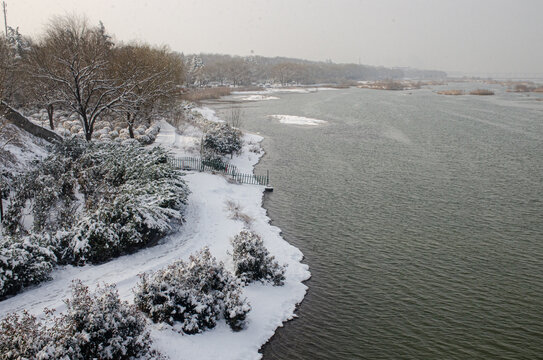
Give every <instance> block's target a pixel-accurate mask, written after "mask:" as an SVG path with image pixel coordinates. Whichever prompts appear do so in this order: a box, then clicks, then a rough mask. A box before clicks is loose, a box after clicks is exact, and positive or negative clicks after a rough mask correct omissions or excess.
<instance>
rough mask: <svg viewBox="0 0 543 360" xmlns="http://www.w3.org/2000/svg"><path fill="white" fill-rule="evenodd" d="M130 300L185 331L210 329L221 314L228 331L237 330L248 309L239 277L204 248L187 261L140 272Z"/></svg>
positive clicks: (242, 323)
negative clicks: (229, 328) (228, 327)
mask: <svg viewBox="0 0 543 360" xmlns="http://www.w3.org/2000/svg"><path fill="white" fill-rule="evenodd" d="M134 303H135V304H136V306H137V307H138V308H139V309H140V310H141V311H143V312H144V313H146V314H147V315H148V316H149V317H150V318H151V319H152V320H153V321H154V322H165V323H168V324H170V325H173V324H174V323H175V322H178V323H179V324H180V326H181V329H182V330H183V332H185V333H187V334H194V333H199V332H202V331H204V330H206V329H210V328H213V327H215V325H216V323H217V320H218V319H219V318H221V317H224V319H225V320H226V322H227V324H228V325H229V326H230V327H231V328H232V330H235V331H238V330H241V329H242V328H243V326H244V323H245V318H246V315H247V313H248V312H249V311H250V309H251V307H250V305H249V304H248V303H247V301H246V299H245V298H243V297H242V288H241V284H240V282H239V280H237V279H236V278H235V276H233V275H232V274H231V273H230V272H229V271H227V270H226V269H225V268H224V265H223V264H222V263H220V262H219V263H218V262H217V261H216V259H215V258H214V257H212V256H211V253H210V252H209V249H207V248H204V249H203V250H201V251H200V252H198V253H197V254H196V255H192V256H190V258H189V260H188V261H187V262H184V261H177V262H175V263H173V264H171V265H170V266H168V267H166V268H165V269H162V270H159V271H157V272H155V273H154V274H152V275H147V274H143V275H141V281H140V282H139V284H138V286H137V288H136V290H135V297H134Z"/></svg>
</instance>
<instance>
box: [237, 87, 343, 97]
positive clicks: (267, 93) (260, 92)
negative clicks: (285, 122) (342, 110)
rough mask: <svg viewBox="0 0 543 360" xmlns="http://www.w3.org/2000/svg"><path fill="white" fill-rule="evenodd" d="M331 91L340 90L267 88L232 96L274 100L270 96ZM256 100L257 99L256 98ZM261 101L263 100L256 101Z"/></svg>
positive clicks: (323, 88) (324, 88) (239, 92)
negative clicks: (256, 96)
mask: <svg viewBox="0 0 543 360" xmlns="http://www.w3.org/2000/svg"><path fill="white" fill-rule="evenodd" d="M331 90H338V89H335V88H327V87H271V88H266V89H265V90H257V91H232V95H245V96H247V95H251V94H254V95H263V96H265V97H271V98H274V96H270V95H271V94H281V93H283V94H288V93H296V94H307V93H314V92H319V91H331ZM255 99H256V98H255ZM244 100H250V99H244ZM256 100H261V99H256ZM262 100H272V99H262Z"/></svg>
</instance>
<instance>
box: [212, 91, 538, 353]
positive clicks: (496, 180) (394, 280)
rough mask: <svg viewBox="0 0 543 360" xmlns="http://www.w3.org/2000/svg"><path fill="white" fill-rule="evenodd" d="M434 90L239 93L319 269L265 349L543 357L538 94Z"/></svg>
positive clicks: (279, 200)
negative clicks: (315, 122) (246, 97)
mask: <svg viewBox="0 0 543 360" xmlns="http://www.w3.org/2000/svg"><path fill="white" fill-rule="evenodd" d="M459 86H463V87H466V88H470V87H477V85H476V84H463V85H459ZM435 89H436V88H434V89H422V90H417V91H412V92H410V91H400V92H389V91H376V90H367V89H345V90H334V91H319V92H316V93H310V94H280V95H278V97H279V98H280V99H278V100H270V101H260V102H243V103H238V104H235V105H234V106H240V107H241V108H242V111H243V112H242V114H243V127H244V128H245V129H246V130H248V131H251V132H255V133H256V132H258V133H260V134H261V135H263V136H264V137H265V140H264V142H263V146H264V148H265V149H266V151H267V154H266V155H265V157H264V158H263V159H262V161H261V162H260V164H259V165H258V167H257V172H258V171H259V170H260V171H262V170H265V169H269V170H270V173H271V179H272V184H273V186H274V187H275V191H274V192H273V193H271V194H268V195H266V197H265V201H264V206H265V208H266V209H267V210H268V212H269V215H270V217H271V218H272V219H273V223H274V225H277V226H279V227H280V228H281V229H282V230H283V235H284V237H285V239H286V240H287V241H289V242H290V243H291V244H293V245H294V246H296V247H298V248H300V249H301V251H302V252H303V253H304V255H305V260H304V261H305V262H306V263H307V264H308V265H309V267H310V271H311V273H312V278H311V280H309V281H308V282H307V285H308V286H309V291H308V293H307V296H306V298H305V299H304V301H303V303H302V304H301V305H300V307H299V309H298V310H297V314H298V316H299V318H298V319H296V320H294V321H290V322H288V323H287V324H285V327H284V328H280V329H278V331H277V333H276V335H275V336H274V337H273V338H272V339H271V340H270V342H269V343H268V344H267V345H265V346H264V348H263V354H264V357H263V358H264V359H265V360H266V359H400V358H401V359H479V358H487V359H535V358H541V357H543V101H535V99H534V97H536V95H532V96H530V97H528V96H526V95H525V94H511V93H506V92H505V91H504V89H503V88H501V87H498V86H497V87H495V90H496V96H493V97H477V96H460V97H453V96H443V95H437V94H436V93H435V92H434V90H435ZM539 97H540V98H541V97H543V96H539ZM232 98H235V96H234V97H232ZM232 106H233V105H232V104H229V103H215V104H213V105H212V106H211V107H213V108H214V109H215V110H216V111H217V112H218V114H219V116H221V117H223V118H224V117H227V115H228V113H229V112H230V109H231V107H232ZM276 114H287V115H299V116H305V117H310V118H316V119H321V120H325V121H327V122H328V123H327V124H326V125H322V126H316V127H309V126H297V125H287V124H282V123H280V122H279V121H278V120H277V119H274V118H271V117H269V115H276Z"/></svg>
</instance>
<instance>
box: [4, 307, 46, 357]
mask: <svg viewBox="0 0 543 360" xmlns="http://www.w3.org/2000/svg"><path fill="white" fill-rule="evenodd" d="M48 335H49V334H48V333H47V329H46V328H45V327H44V326H43V325H42V324H40V323H39V322H38V321H37V320H36V317H35V316H32V315H30V314H29V313H28V312H27V311H26V310H25V311H23V313H22V315H21V316H19V315H18V314H16V313H11V314H8V315H7V316H6V317H5V318H4V319H2V322H0V360H18V359H37V354H38V353H39V352H40V350H41V349H42V348H44V347H45V346H46V345H47V344H49V343H50V342H51V338H50V337H49V336H48ZM45 359H46V358H45Z"/></svg>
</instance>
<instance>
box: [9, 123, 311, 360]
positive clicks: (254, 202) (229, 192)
mask: <svg viewBox="0 0 543 360" xmlns="http://www.w3.org/2000/svg"><path fill="white" fill-rule="evenodd" d="M185 133H186V134H185V135H183V134H178V133H177V132H176V130H175V129H174V128H173V127H171V126H168V125H167V124H165V123H164V124H163V126H162V130H161V133H160V134H159V136H158V138H157V142H159V143H161V144H162V145H163V146H167V147H169V148H170V149H172V151H173V152H174V153H175V154H178V155H181V154H190V153H191V152H193V151H194V144H195V139H198V136H199V135H198V133H197V130H196V129H192V131H191V129H188V131H185ZM260 140H262V138H261V137H258V136H256V135H246V137H245V145H244V148H243V151H242V153H241V154H240V155H239V156H236V157H235V158H234V159H233V162H234V163H235V164H236V166H238V168H240V169H247V170H252V168H253V167H254V165H255V164H256V163H257V162H258V160H259V157H260V156H261V155H262V152H261V151H258V142H259V141H260ZM185 178H186V181H187V183H188V184H189V187H190V190H191V191H192V193H191V195H190V197H189V205H188V207H187V210H186V223H185V224H184V225H183V226H182V228H181V229H180V230H179V232H177V233H174V234H171V235H169V236H168V237H167V238H165V239H164V240H163V241H162V242H161V244H159V245H157V246H154V247H152V248H148V249H144V250H141V251H139V252H137V253H135V254H133V255H128V256H123V257H120V258H118V259H115V260H113V261H110V262H108V263H105V264H102V265H88V266H84V267H72V266H67V267H65V268H62V269H59V270H56V271H55V272H54V273H53V280H52V281H48V282H45V283H43V284H41V285H40V286H38V287H35V288H33V289H30V290H27V291H25V292H23V293H21V294H19V295H17V296H15V297H13V298H10V299H7V300H5V301H2V302H0V317H3V316H5V315H6V314H7V313H9V312H12V311H20V310H22V309H27V310H29V312H30V313H33V314H41V313H42V311H43V308H45V307H47V308H55V309H57V310H58V311H62V310H63V309H64V303H63V299H66V298H68V297H69V295H70V290H69V286H68V285H69V283H70V281H71V280H73V279H81V280H82V281H83V283H84V284H86V285H90V286H91V287H92V288H94V286H95V285H96V284H98V283H103V282H107V283H115V284H117V288H118V290H119V294H120V296H121V298H122V299H125V300H128V301H130V302H132V298H133V294H132V288H133V287H134V286H135V284H136V282H137V281H138V274H140V273H142V272H147V271H153V270H157V269H160V268H163V267H165V266H167V265H168V264H170V263H172V262H173V261H175V260H177V259H187V258H188V256H189V255H190V254H191V253H194V252H195V251H197V250H199V249H201V248H202V247H204V246H208V247H209V249H210V251H211V253H212V254H213V255H214V256H215V257H217V259H219V260H221V261H223V262H224V263H225V264H226V266H227V267H229V268H232V260H231V256H229V255H228V252H229V251H231V245H230V239H231V238H232V237H233V236H234V235H236V234H237V233H239V231H241V230H242V228H243V226H244V224H243V223H242V222H241V221H239V220H232V219H231V218H230V211H229V209H228V207H227V205H226V203H227V202H234V203H236V204H239V207H240V209H241V211H242V212H243V213H245V214H246V215H248V216H250V217H251V218H252V219H253V221H252V222H251V228H252V230H253V231H255V232H256V233H258V234H259V235H261V236H262V238H263V240H264V243H265V245H266V247H267V248H268V249H269V250H270V253H271V254H272V255H274V256H275V257H276V259H277V260H278V261H279V263H281V264H287V265H288V266H287V270H286V281H285V285H284V286H279V287H274V286H271V285H270V284H265V285H264V284H260V283H257V284H251V285H249V286H247V287H246V288H245V289H244V294H245V296H247V298H248V300H249V302H250V304H251V306H252V311H251V312H250V313H249V314H248V317H247V326H246V328H245V329H244V330H242V331H240V332H232V331H231V330H230V328H229V327H228V326H227V325H226V323H225V322H224V321H222V322H219V323H218V325H217V327H216V328H214V329H212V330H210V331H206V332H204V333H202V334H198V335H182V334H180V333H178V332H176V331H174V330H173V329H172V328H171V327H169V326H164V325H155V324H152V325H151V328H152V338H153V340H154V342H155V344H156V347H157V348H158V349H159V350H160V351H161V352H162V353H163V354H164V355H168V356H169V357H170V358H171V359H258V358H260V354H259V353H258V349H259V348H260V347H261V346H262V345H263V344H264V343H266V341H267V340H268V339H269V338H270V337H271V336H272V335H273V333H274V332H275V330H276V328H277V327H278V326H281V324H282V323H283V322H284V321H286V320H288V319H290V318H292V317H293V316H294V310H295V307H296V304H298V303H299V302H301V301H302V299H303V297H304V295H305V292H306V290H307V287H306V286H305V285H304V284H303V283H302V282H303V281H304V280H306V279H308V278H309V276H310V273H309V271H308V267H307V266H306V265H304V264H302V263H301V260H302V253H301V252H300V251H299V250H298V249H297V248H295V247H293V246H291V245H290V244H288V243H287V242H286V241H285V240H284V239H282V238H281V236H280V230H279V229H278V228H277V227H274V226H271V225H270V224H269V221H270V219H269V218H268V217H267V215H266V211H265V210H264V209H263V208H262V197H263V194H264V188H263V187H261V186H254V185H238V184H232V183H229V182H228V181H227V180H226V179H225V178H223V177H221V176H219V175H211V174H206V173H198V172H195V173H188V174H187V176H186V177H185Z"/></svg>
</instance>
